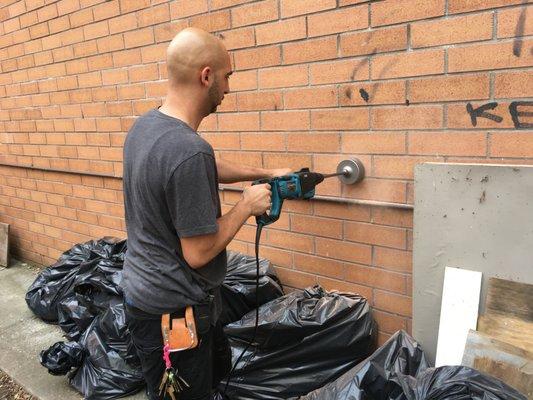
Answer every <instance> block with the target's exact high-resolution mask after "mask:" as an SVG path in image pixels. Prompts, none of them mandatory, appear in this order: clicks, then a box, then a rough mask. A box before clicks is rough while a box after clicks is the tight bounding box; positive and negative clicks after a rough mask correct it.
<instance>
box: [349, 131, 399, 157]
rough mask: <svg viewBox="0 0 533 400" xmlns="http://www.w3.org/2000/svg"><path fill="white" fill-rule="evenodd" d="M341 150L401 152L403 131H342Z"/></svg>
mask: <svg viewBox="0 0 533 400" xmlns="http://www.w3.org/2000/svg"><path fill="white" fill-rule="evenodd" d="M341 140H342V152H343V153H352V154H357V153H361V154H402V153H404V152H405V149H406V147H405V143H406V141H405V134H404V133H380V132H373V133H343V134H342V139H341Z"/></svg>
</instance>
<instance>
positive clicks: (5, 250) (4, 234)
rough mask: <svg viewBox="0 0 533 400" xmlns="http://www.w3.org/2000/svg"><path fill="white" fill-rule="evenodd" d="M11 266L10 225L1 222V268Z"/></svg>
mask: <svg viewBox="0 0 533 400" xmlns="http://www.w3.org/2000/svg"><path fill="white" fill-rule="evenodd" d="M7 266H9V225H8V224H4V223H2V222H0V267H7Z"/></svg>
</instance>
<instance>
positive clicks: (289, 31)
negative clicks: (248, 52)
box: [255, 17, 307, 45]
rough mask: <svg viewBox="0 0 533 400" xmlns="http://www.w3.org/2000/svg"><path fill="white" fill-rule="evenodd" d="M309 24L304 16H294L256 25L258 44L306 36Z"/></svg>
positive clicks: (286, 40)
mask: <svg viewBox="0 0 533 400" xmlns="http://www.w3.org/2000/svg"><path fill="white" fill-rule="evenodd" d="M306 30H307V25H306V21H305V18H304V17H300V18H292V19H288V20H282V21H278V22H273V23H270V24H263V25H259V26H256V27H255V37H256V42H257V45H264V44H271V43H279V42H288V41H291V40H296V39H303V38H305V37H306V34H307V33H306Z"/></svg>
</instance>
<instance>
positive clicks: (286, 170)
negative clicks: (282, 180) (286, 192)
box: [269, 168, 292, 178]
mask: <svg viewBox="0 0 533 400" xmlns="http://www.w3.org/2000/svg"><path fill="white" fill-rule="evenodd" d="M269 172H270V174H269V178H275V177H277V176H284V175H288V174H291V173H292V169H290V168H276V169H271V170H269Z"/></svg>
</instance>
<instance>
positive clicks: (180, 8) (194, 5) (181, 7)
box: [170, 0, 209, 19]
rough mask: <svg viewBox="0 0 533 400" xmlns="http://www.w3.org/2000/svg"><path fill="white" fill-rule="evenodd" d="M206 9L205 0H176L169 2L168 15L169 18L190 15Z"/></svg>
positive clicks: (204, 11) (200, 12)
mask: <svg viewBox="0 0 533 400" xmlns="http://www.w3.org/2000/svg"><path fill="white" fill-rule="evenodd" d="M208 9H209V7H208V4H207V0H195V1H190V0H177V1H173V2H171V3H170V17H171V19H180V18H184V17H190V16H191V15H196V14H202V13H206V12H207V11H208Z"/></svg>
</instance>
